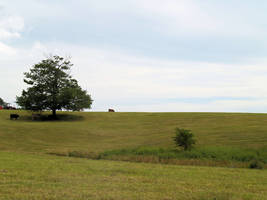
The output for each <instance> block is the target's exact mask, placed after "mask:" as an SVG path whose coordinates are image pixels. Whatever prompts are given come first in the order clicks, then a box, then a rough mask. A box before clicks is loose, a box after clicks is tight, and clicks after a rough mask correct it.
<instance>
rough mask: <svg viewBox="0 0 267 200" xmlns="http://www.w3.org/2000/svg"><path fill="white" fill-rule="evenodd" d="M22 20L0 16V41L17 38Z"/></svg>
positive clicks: (15, 17) (22, 24) (22, 26)
mask: <svg viewBox="0 0 267 200" xmlns="http://www.w3.org/2000/svg"><path fill="white" fill-rule="evenodd" d="M23 28H24V20H23V18H21V17H18V16H0V40H3V39H10V38H19V37H20V32H21V31H22V30H23Z"/></svg>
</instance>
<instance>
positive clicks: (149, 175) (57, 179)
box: [0, 152, 267, 200]
mask: <svg viewBox="0 0 267 200" xmlns="http://www.w3.org/2000/svg"><path fill="white" fill-rule="evenodd" d="M0 158H1V161H0V194H1V195H0V199H1V200H17V199H19V200H37V199H38V200H39V199H49V200H73V199H80V200H82V199H84V200H85V199H94V200H95V199H96V200H115V199H116V200H125V199H127V200H135V199H136V200H137V199H142V200H146V199H147V200H151V199H153V200H154V199H155V200H157V199H160V200H172V199H173V200H174V199H181V200H201V199H202V200H215V199H216V200H230V199H231V200H251V199H258V200H264V199H267V179H266V177H267V171H266V170H249V169H231V168H217V167H212V168H211V167H191V166H177V165H159V164H145V163H128V162H118V161H117V162H115V161H103V160H88V159H80V158H68V157H57V156H49V155H42V156H40V155H36V154H35V155H34V154H25V153H7V152H0Z"/></svg>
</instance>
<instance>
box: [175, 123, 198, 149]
mask: <svg viewBox="0 0 267 200" xmlns="http://www.w3.org/2000/svg"><path fill="white" fill-rule="evenodd" d="M174 142H175V144H176V145H177V146H178V147H182V148H183V149H184V150H185V151H187V150H190V149H191V148H192V147H193V145H194V144H195V143H196V141H195V139H194V134H193V133H192V132H191V130H186V129H180V128H176V129H175V137H174Z"/></svg>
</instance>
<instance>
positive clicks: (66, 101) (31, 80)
mask: <svg viewBox="0 0 267 200" xmlns="http://www.w3.org/2000/svg"><path fill="white" fill-rule="evenodd" d="M72 66H73V64H71V62H70V61H69V60H67V59H64V58H62V57H60V56H57V55H56V56H52V57H50V58H48V59H46V60H42V61H41V62H40V63H38V64H35V65H34V66H33V67H32V68H31V69H30V72H27V73H24V75H25V79H24V82H25V83H27V84H28V85H30V87H29V88H28V89H27V90H23V91H22V95H21V96H19V97H17V103H18V105H20V106H21V107H22V108H23V109H26V110H33V111H42V110H52V112H53V116H56V110H61V109H67V110H73V111H79V110H82V109H84V108H90V107H91V104H92V99H91V96H90V95H88V94H87V91H86V90H82V88H81V87H80V86H79V85H78V82H77V80H75V79H73V78H72V77H71V75H69V74H70V73H69V71H70V68H71V67H72Z"/></svg>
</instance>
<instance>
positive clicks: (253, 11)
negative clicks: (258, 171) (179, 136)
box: [0, 0, 267, 113]
mask: <svg viewBox="0 0 267 200" xmlns="http://www.w3.org/2000/svg"><path fill="white" fill-rule="evenodd" d="M266 10H267V1H264V0H255V1H251V0H224V1H219V0H165V1H162V0H114V1H110V0H75V1H73V0H72V1H71V0H24V1H21V0H12V1H10V0H0V75H1V76H0V97H1V98H2V99H4V100H5V101H6V102H9V103H11V104H14V103H15V100H16V96H19V95H21V92H22V90H23V89H25V88H27V85H26V84H25V83H23V78H24V75H23V73H24V72H27V71H29V69H30V68H31V67H32V66H33V65H34V64H36V63H38V62H40V61H41V60H42V59H45V58H46V56H47V55H50V54H55V55H60V56H63V57H71V62H72V63H73V64H74V66H73V67H72V70H71V73H72V75H73V77H74V78H75V79H77V80H78V82H79V84H80V85H81V87H82V88H83V89H86V90H87V91H88V93H89V94H91V96H92V99H93V100H94V102H93V105H92V109H91V111H107V110H108V109H109V108H113V109H115V110H116V111H122V112H260V113H262V112H267V87H266V86H267V12H266Z"/></svg>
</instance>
